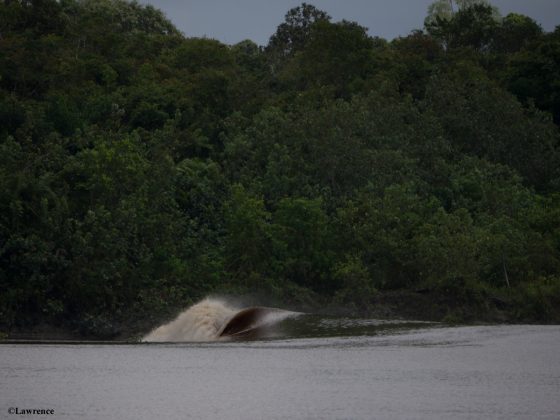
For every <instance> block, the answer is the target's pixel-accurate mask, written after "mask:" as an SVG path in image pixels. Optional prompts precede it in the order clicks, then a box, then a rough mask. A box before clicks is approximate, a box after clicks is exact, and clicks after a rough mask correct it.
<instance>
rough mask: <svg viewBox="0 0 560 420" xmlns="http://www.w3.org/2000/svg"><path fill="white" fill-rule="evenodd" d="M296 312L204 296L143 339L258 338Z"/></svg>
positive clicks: (159, 340)
mask: <svg viewBox="0 0 560 420" xmlns="http://www.w3.org/2000/svg"><path fill="white" fill-rule="evenodd" d="M297 315H299V314H298V313H296V312H290V311H284V310H281V309H275V308H265V307H251V308H245V309H236V308H233V307H231V306H229V305H227V304H226V303H225V302H223V301H220V300H215V299H204V300H203V301H201V302H199V303H197V304H195V305H193V306H191V307H190V308H188V309H187V310H186V311H184V312H182V313H181V314H179V316H178V317H177V318H175V319H174V320H173V321H171V322H170V323H168V324H165V325H162V326H160V327H158V328H156V329H155V330H153V331H152V332H150V333H149V334H148V335H146V336H145V337H144V338H143V339H142V341H145V342H183V341H191V342H192V341H218V340H230V339H251V338H257V337H261V336H263V334H264V333H265V331H268V330H270V328H271V326H272V325H273V324H276V323H278V322H280V321H282V320H284V319H286V318H289V317H293V316H297Z"/></svg>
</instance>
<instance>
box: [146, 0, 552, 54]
mask: <svg viewBox="0 0 560 420" xmlns="http://www.w3.org/2000/svg"><path fill="white" fill-rule="evenodd" d="M302 2H303V0H141V3H144V4H151V5H153V6H155V7H157V8H158V9H161V10H163V11H164V12H165V14H166V15H167V17H168V18H169V19H171V21H172V22H173V23H174V24H175V26H177V28H179V30H181V31H182V32H183V33H184V34H185V35H186V36H196V37H202V36H207V37H208V38H215V39H217V40H219V41H222V42H224V43H227V44H235V43H237V42H239V41H242V40H244V39H251V40H253V41H255V42H256V43H257V44H259V45H266V44H267V43H268V39H269V37H270V36H271V35H272V34H273V33H274V32H275V30H276V27H277V26H278V25H279V24H280V23H282V22H283V21H284V15H285V14H286V12H287V11H288V10H289V9H291V8H292V7H296V6H298V5H300V4H301V3H302ZM431 2H432V0H314V1H313V0H307V1H306V3H309V4H313V5H314V6H316V7H317V8H319V9H321V10H324V11H326V12H327V13H329V14H330V15H331V16H332V17H333V20H334V21H339V20H342V19H346V20H351V21H356V22H358V23H359V24H360V25H362V26H365V27H367V28H369V33H370V35H376V36H380V37H382V38H386V39H392V38H394V37H396V36H399V35H407V34H408V33H410V31H411V30H413V29H420V28H422V26H423V22H424V18H425V16H426V10H427V8H428V5H429V4H430V3H431ZM492 4H494V5H495V6H497V7H498V8H499V9H500V11H501V13H502V14H503V15H506V14H508V13H510V12H516V13H522V14H525V15H528V16H530V17H532V18H533V19H535V20H536V21H537V22H538V23H540V24H541V25H542V27H543V28H544V29H545V30H546V31H552V30H554V28H555V26H556V25H559V24H560V0H494V1H492Z"/></svg>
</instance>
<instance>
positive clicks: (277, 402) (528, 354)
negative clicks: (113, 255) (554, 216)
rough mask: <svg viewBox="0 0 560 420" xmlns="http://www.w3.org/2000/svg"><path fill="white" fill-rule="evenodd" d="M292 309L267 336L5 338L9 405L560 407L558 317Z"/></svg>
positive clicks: (238, 413)
mask: <svg viewBox="0 0 560 420" xmlns="http://www.w3.org/2000/svg"><path fill="white" fill-rule="evenodd" d="M291 322H292V324H293V325H292V329H291V330H290V331H292V332H291V333H290V334H284V335H277V336H275V337H268V338H265V339H260V340H255V341H240V342H218V343H196V344H188V343H180V344H169V343H167V344H166V343H136V344H127V345H122V344H121V345H117V344H83V343H80V344H74V343H57V344H45V343H28V344H15V343H8V344H6V343H4V344H1V345H0V418H7V419H10V418H13V419H15V418H21V417H26V418H63V419H150V420H151V419H160V418H161V419H190V418H192V419H472V418H480V419H559V418H560V327H559V326H467V327H446V326H439V325H430V324H422V323H418V324H414V323H413V324H400V323H395V322H381V321H375V320H348V319H344V320H336V319H330V320H329V319H326V320H325V319H323V320H321V321H320V322H319V321H317V320H314V321H313V322H311V324H312V325H315V327H316V328H315V329H313V328H310V327H309V325H310V323H309V322H308V323H307V326H306V327H305V328H303V327H301V325H304V326H305V325H306V324H305V322H302V321H300V323H299V324H298V322H297V321H294V320H292V321H291ZM294 325H295V326H296V327H297V326H298V325H299V326H300V330H299V331H298V329H297V328H294ZM302 329H303V331H302ZM294 331H295V332H294ZM325 331H326V332H325ZM15 409H17V410H18V412H21V411H22V410H26V409H37V410H41V409H44V410H53V414H51V415H48V414H42V415H23V416H22V415H18V414H10V412H15Z"/></svg>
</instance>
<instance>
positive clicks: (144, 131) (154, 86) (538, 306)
mask: <svg viewBox="0 0 560 420" xmlns="http://www.w3.org/2000/svg"><path fill="white" fill-rule="evenodd" d="M457 3H458V4H457V5H455V6H456V7H455V8H454V9H446V7H445V6H446V5H448V4H449V2H448V1H441V0H440V1H436V2H435V3H434V4H433V5H432V6H431V7H430V9H429V11H428V16H427V18H426V21H425V27H424V29H423V30H416V31H413V32H411V33H410V34H409V35H408V36H405V37H400V38H397V39H394V40H391V41H388V40H385V39H381V38H378V37H375V36H371V35H370V33H375V28H370V29H371V30H370V31H369V32H368V30H367V29H366V28H364V27H362V26H360V25H358V24H357V23H354V22H349V21H345V20H343V21H340V22H334V21H333V20H332V18H331V17H330V16H329V15H328V14H327V13H325V12H323V11H321V10H318V9H317V8H315V7H314V6H312V5H309V4H305V3H303V4H302V5H301V6H299V7H297V8H294V9H292V10H290V11H288V13H287V14H286V16H285V20H284V22H282V23H281V24H280V25H279V26H278V27H277V28H276V30H275V28H271V33H272V36H271V38H270V41H269V42H268V44H267V45H266V46H258V45H256V44H255V43H254V42H252V41H250V40H247V41H243V42H240V43H238V44H235V45H225V44H222V43H220V42H218V41H216V40H212V39H207V38H187V37H185V36H184V35H183V34H181V33H180V31H178V30H177V29H176V28H175V27H174V26H173V24H171V23H170V21H169V20H168V19H167V18H166V17H165V16H164V15H163V14H162V13H161V12H160V11H158V10H156V9H154V8H153V7H151V6H143V5H140V4H139V3H136V2H127V1H124V0H60V1H56V0H4V1H3V2H1V3H0V332H4V333H9V332H11V331H17V330H26V329H31V328H33V327H34V326H36V325H39V324H46V325H53V326H58V327H61V328H65V329H67V330H69V331H75V332H79V333H81V334H84V335H91V336H107V337H109V336H112V335H116V334H120V333H122V332H123V331H126V330H127V328H131V327H130V325H132V324H134V325H144V326H146V325H150V326H153V323H154V322H155V320H156V319H160V318H163V317H166V316H169V315H170V314H172V313H173V311H176V310H178V309H179V308H183V307H185V306H188V305H189V304H190V303H192V302H193V301H196V300H198V299H200V298H201V297H204V296H206V295H208V294H212V293H216V294H232V295H244V294H259V295H260V296H266V297H267V298H268V299H273V300H275V301H276V302H281V303H282V304H284V305H285V306H292V307H297V306H298V305H299V306H301V305H309V306H310V307H318V306H321V307H323V308H328V307H344V308H347V309H348V310H349V311H354V313H356V314H358V313H367V312H368V311H375V308H376V307H378V306H379V305H382V304H383V303H384V302H388V301H390V300H391V299H393V301H394V302H393V303H394V304H395V305H397V306H398V305H400V306H401V307H402V308H407V307H414V305H415V304H420V303H421V302H428V303H430V302H431V303H433V304H434V305H436V306H437V310H435V311H432V312H429V306H423V307H422V308H424V309H425V310H426V311H428V312H426V317H427V318H430V317H431V318H434V317H435V318H439V319H444V320H447V321H469V320H496V318H495V317H496V316H497V315H496V314H501V315H500V316H501V317H502V318H499V319H503V320H506V321H512V322H515V321H534V322H558V321H560V313H559V309H558V308H560V274H559V273H560V148H559V140H560V132H559V124H560V26H559V27H557V28H556V30H555V31H554V32H550V33H547V32H545V31H543V29H542V28H541V26H540V25H539V24H538V23H537V22H535V21H534V20H532V19H531V18H529V17H527V16H523V15H519V14H509V15H507V16H501V15H500V13H499V11H498V10H496V9H495V8H494V7H492V6H491V5H489V4H487V2H483V1H478V2H477V1H458V2H457ZM274 31H275V32H274ZM391 297H392V298H391ZM397 301H398V302H397ZM399 302H400V303H399ZM422 308H420V310H424V309H422ZM397 315H398V313H397ZM421 315H422V314H421V313H415V314H414V316H417V317H418V316H421ZM142 322H144V324H142ZM137 328H139V327H137Z"/></svg>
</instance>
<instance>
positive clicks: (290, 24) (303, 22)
mask: <svg viewBox="0 0 560 420" xmlns="http://www.w3.org/2000/svg"><path fill="white" fill-rule="evenodd" d="M330 19H331V17H330V16H329V15H328V14H327V13H326V12H323V11H322V10H319V9H317V8H316V7H315V6H312V5H310V4H307V3H302V4H301V6H298V7H294V8H293V9H290V10H289V11H288V13H286V16H285V19H284V22H283V23H281V24H280V25H279V26H278V28H277V29H276V32H275V33H274V35H272V36H271V37H270V41H269V42H268V45H267V47H266V51H267V53H268V54H270V55H271V56H273V57H275V59H276V60H281V59H283V58H285V57H288V56H290V55H293V54H294V53H295V52H296V51H299V50H301V49H302V48H303V46H304V45H305V43H306V42H307V40H308V38H309V34H310V32H311V28H312V26H313V24H314V23H315V22H320V21H330Z"/></svg>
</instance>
